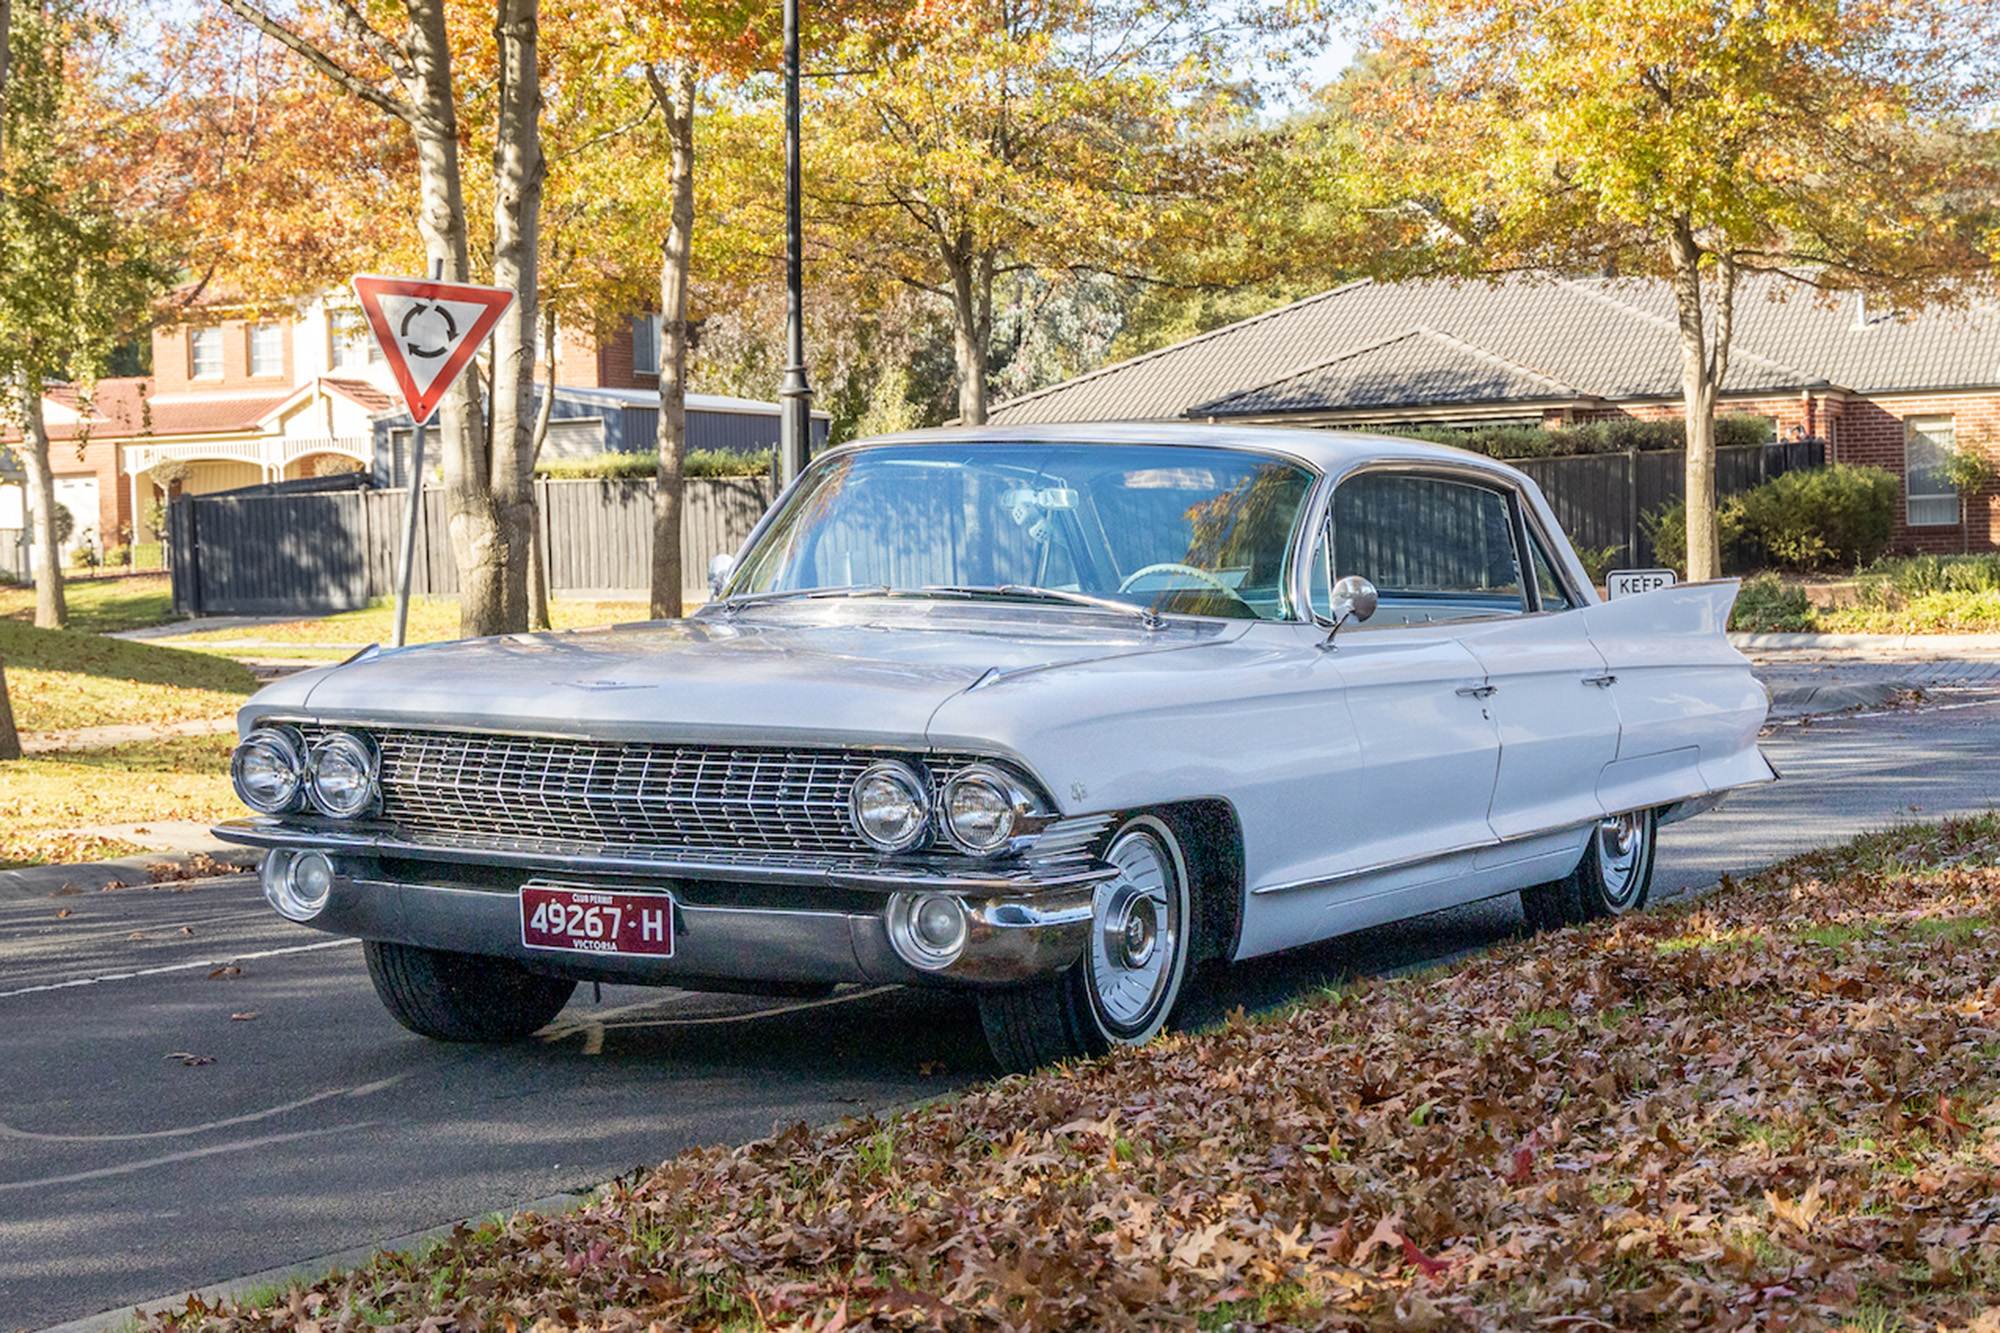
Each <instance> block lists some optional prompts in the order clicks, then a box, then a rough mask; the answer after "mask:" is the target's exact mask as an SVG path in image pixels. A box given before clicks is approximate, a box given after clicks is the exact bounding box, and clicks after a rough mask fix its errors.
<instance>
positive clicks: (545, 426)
mask: <svg viewBox="0 0 2000 1333" xmlns="http://www.w3.org/2000/svg"><path fill="white" fill-rule="evenodd" d="M542 347H543V349H544V352H545V355H546V359H547V361H548V366H549V377H548V382H547V384H546V386H545V387H544V388H543V390H542V405H541V408H540V410H538V411H537V412H536V413H535V444H534V456H535V458H537V459H539V458H540V457H541V456H542V446H543V445H544V444H546V443H547V442H548V438H549V418H550V417H552V416H554V415H555V410H556V307H555V303H554V302H553V301H550V302H544V303H543V305H542ZM540 508H541V506H540V504H539V503H538V504H537V505H536V510H537V513H538V514H539V511H540ZM528 628H529V629H547V628H549V567H548V563H547V561H546V560H545V559H544V558H543V553H542V534H541V523H540V522H539V521H537V522H536V524H535V530H534V532H533V533H532V534H531V536H530V538H529V540H528Z"/></svg>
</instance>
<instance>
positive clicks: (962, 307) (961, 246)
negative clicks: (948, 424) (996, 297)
mask: <svg viewBox="0 0 2000 1333" xmlns="http://www.w3.org/2000/svg"><path fill="white" fill-rule="evenodd" d="M944 263H945V268H946V269H947V270H948V271H949V272H950V274H951V350H952V359H953V361H954V363H955V364H956V366H957V368H958V421H959V424H960V425H962V426H983V425H985V424H986V366H987V359H988V354H989V352H990V350H991V347H992V343H993V256H992V255H991V254H975V253H974V252H973V250H972V247H971V241H970V239H969V238H967V237H961V238H960V239H959V241H958V243H957V244H955V245H950V246H946V247H945V249H944Z"/></svg>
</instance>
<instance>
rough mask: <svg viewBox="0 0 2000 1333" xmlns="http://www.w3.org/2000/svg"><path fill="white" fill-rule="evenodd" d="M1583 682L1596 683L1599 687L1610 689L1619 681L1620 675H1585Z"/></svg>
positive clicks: (1587, 683)
mask: <svg viewBox="0 0 2000 1333" xmlns="http://www.w3.org/2000/svg"><path fill="white" fill-rule="evenodd" d="M1583 683H1584V684H1586V685H1595V686H1596V687H1597V688H1598V689H1600V690H1608V689H1610V688H1611V687H1612V686H1613V685H1616V684H1617V683H1618V677H1616V676H1585V677H1584V678H1583Z"/></svg>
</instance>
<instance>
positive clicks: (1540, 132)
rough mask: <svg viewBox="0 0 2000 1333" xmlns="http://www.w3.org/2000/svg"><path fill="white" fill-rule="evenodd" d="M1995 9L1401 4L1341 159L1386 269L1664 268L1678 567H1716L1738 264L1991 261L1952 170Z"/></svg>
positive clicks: (1818, 277) (1989, 93)
mask: <svg viewBox="0 0 2000 1333" xmlns="http://www.w3.org/2000/svg"><path fill="white" fill-rule="evenodd" d="M1996 52H2000V9H1996V8H1995V7H1994V6H1991V5H1979V4H1966V3H1963V0H1901V2H1899V3H1895V4H1886V3H1880V2H1879V0H1761V2H1760V3H1758V4H1754V5H1752V4H1745V3H1738V4H1724V5H1715V4H1710V3H1706V2H1705V0H1412V3H1411V5H1410V7H1409V10H1408V13H1407V16H1406V17H1405V18H1404V19H1403V20H1402V21H1400V22H1399V23H1398V24H1397V25H1395V26H1394V27H1393V28H1392V29H1391V30H1390V31H1389V32H1388V33H1387V34H1386V35H1385V37H1384V45H1383V52H1382V54H1383V62H1382V67H1381V76H1380V77H1379V78H1378V80H1377V81H1376V84H1375V87H1374V89H1373V90H1372V95H1371V96H1370V97H1368V98H1366V99H1363V100H1362V101H1361V102H1360V103H1358V105H1359V106H1360V107H1361V109H1362V111H1363V117H1362V131H1363V133H1362V140H1361V142H1360V144H1359V146H1358V148H1357V150H1356V151H1355V152H1354V153H1353V154H1351V155H1349V156H1348V158H1347V159H1346V166H1347V170H1348V172H1349V174H1350V177H1351V178H1352V179H1354V180H1355V181H1357V182H1359V186H1360V193H1361V194H1362V196H1363V197H1365V198H1366V199H1367V200H1368V201H1369V202H1370V204H1371V205H1372V207H1373V210H1374V211H1373V212H1371V213H1370V214H1369V215H1368V216H1370V217H1371V219H1372V221H1371V223H1370V226H1369V227H1368V228H1367V230H1366V232H1365V233H1364V234H1363V237H1362V238H1361V239H1363V240H1365V242H1366V244H1367V245H1368V246H1369V247H1372V248H1373V249H1374V250H1375V251H1376V252H1377V254H1378V255H1379V256H1380V259H1381V262H1380V263H1379V265H1378V270H1379V271H1381V272H1383V273H1384V274H1385V275H1389V276H1394V275H1399V274H1408V273H1417V272H1431V273H1441V272H1455V273H1462V274H1486V275H1492V274H1499V273H1508V272H1521V271H1543V272H1550V273H1556V274H1571V273H1577V272H1588V273H1594V274H1595V273H1609V274H1617V275H1631V276H1651V277H1656V278H1659V279H1662V280H1664V281H1665V282H1666V283H1667V284H1668V285H1669V286H1670V288H1671V290H1672V292H1673V296H1674V302H1675V311H1676V328H1677V334H1678V339H1679V345H1680V358H1681V383H1682V394H1683V403H1684V410H1685V414H1686V421H1687V437H1688V452H1687V513H1688V532H1689V542H1688V569H1687V574H1688V577H1690V578H1692V579H1707V578H1713V577H1715V576H1716V574H1717V573H1718V571H1719V542H1718V534H1717V527H1716V510H1715V471H1714V468H1715V436H1714V411H1715V404H1716V397H1717V394H1718V393H1719V391H1720V390H1721V389H1722V388H1723V387H1724V385H1725V384H1726V383H1727V378H1728V372H1729V357H1730V342H1731V333H1732V330H1733V327H1734V317H1735V301H1736V296H1737V292H1738V288H1739V284H1740V280H1741V278H1742V275H1743V274H1744V273H1746V272H1748V271H1750V270H1753V269H1760V268H1782V269H1785V270H1787V271H1790V272H1792V273H1794V274H1796V275H1798V276H1800V277H1801V278H1803V279H1804V280H1805V281H1807V282H1809V283H1813V284H1816V285H1818V286H1819V287H1821V288H1823V289H1826V290H1829V291H1832V290H1838V289H1841V288H1855V289H1861V290H1864V291H1869V292H1874V293H1879V294H1880V295H1882V296H1884V297H1886V298H1887V299H1889V300H1890V301H1891V302H1893V303H1896V304H1900V305H1904V306H1909V305H1914V304H1918V303H1922V302H1930V301H1952V300H1962V299H1965V298H1966V297H1967V296H1968V295H1969V294H1970V292H1971V291H1972V290H1973V286H1974V284H1973V283H1970V282H1968V279H1978V278H1981V277H1983V276H1990V274H1991V271H1992V264H1993V261H1994V248H1995V241H1994V238H1993V236H1992V235H1990V234H1989V235H1987V236H1986V237H1984V238H1983V239H1982V237H1981V235H1980V229H1979V228H1978V227H1977V226H1975V225H1973V214H1972V212H1971V210H1967V209H1964V208H1961V207H1959V206H1958V204H1959V203H1960V202H1961V196H1962V195H1963V193H1964V192H1968V191H1969V192H1972V193H1973V194H1975V195H1976V194H1978V193H1980V192H1981V191H1984V192H1985V194H1984V197H1986V198H1987V199H1989V200H1990V199H1992V198H1993V197H1994V196H1993V195H1992V193H1991V190H1992V185H1993V182H1994V180H1995V175H1994V171H1993V156H1992V148H1991V142H1992V139H1993V136H1994V131H1993V130H1991V129H1990V128H1987V129H1981V128H1978V126H1979V125H1980V124H1981V123H1982V120H1981V117H1982V108H1984V107H1987V106H1989V105H1990V102H1991V99H1992V98H1993V97H1994V96H1995V94H1996V92H2000V80H1996V76H1995V71H1996V67H1995V58H1996Z"/></svg>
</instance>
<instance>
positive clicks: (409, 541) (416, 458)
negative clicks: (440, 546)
mask: <svg viewBox="0 0 2000 1333" xmlns="http://www.w3.org/2000/svg"><path fill="white" fill-rule="evenodd" d="M429 426H430V422H429V421H428V420H425V421H419V422H418V423H417V429H416V431H415V433H414V434H412V435H411V437H410V499H409V503H408V504H406V505H405V506H404V507H403V549H402V550H401V551H399V552H398V553H397V555H396V637H395V639H394V640H392V641H391V643H390V647H392V648H401V647H402V646H403V639H404V632H405V630H406V629H407V628H408V626H409V623H410V573H411V566H412V565H413V564H415V556H416V549H417V516H418V514H419V512H420V511H421V510H422V509H423V507H424V433H425V431H426V430H427V429H428V428H429Z"/></svg>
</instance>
